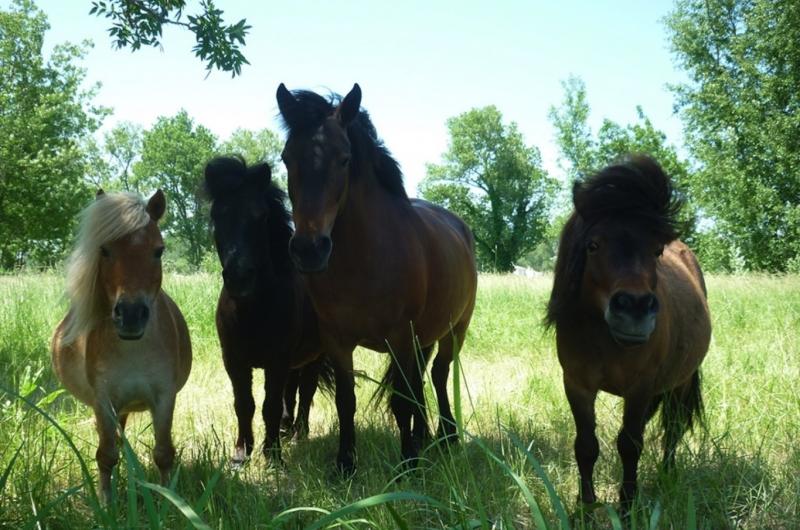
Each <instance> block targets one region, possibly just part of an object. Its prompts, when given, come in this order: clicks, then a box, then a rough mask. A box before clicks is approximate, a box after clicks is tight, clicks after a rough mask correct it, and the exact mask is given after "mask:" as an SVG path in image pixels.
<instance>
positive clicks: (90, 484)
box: [0, 385, 115, 528]
mask: <svg viewBox="0 0 800 530" xmlns="http://www.w3.org/2000/svg"><path fill="white" fill-rule="evenodd" d="M0 391H2V392H5V393H6V394H8V395H9V396H11V397H13V398H14V399H17V400H19V401H21V402H22V403H24V404H25V405H26V406H28V407H30V408H31V409H33V410H34V411H36V413H37V414H39V415H40V416H42V417H43V418H44V419H45V420H46V421H47V422H48V423H49V424H50V425H52V426H53V427H55V428H56V430H57V431H58V433H59V434H60V435H61V436H62V437H63V438H64V440H65V441H66V442H67V445H68V446H69V448H70V450H71V451H72V453H73V454H74V455H75V456H76V457H77V458H78V464H79V465H80V468H81V476H82V477H83V481H84V484H85V485H86V486H87V487H86V491H87V492H88V494H89V498H88V501H89V507H90V508H91V509H92V512H93V513H94V515H95V517H96V518H97V519H99V520H100V521H101V522H102V525H103V526H105V527H106V528H113V527H114V526H115V524H114V520H113V518H111V517H110V514H109V512H108V511H107V510H106V509H105V508H104V507H103V505H102V503H101V502H100V499H99V497H98V496H97V491H95V488H94V480H93V479H92V474H91V473H90V472H89V467H88V466H87V465H86V461H85V460H84V459H83V457H82V456H81V452H80V451H79V450H78V447H77V446H76V445H75V443H74V442H73V441H72V437H71V436H70V435H69V433H68V432H67V431H65V430H64V428H63V427H61V425H59V424H58V422H57V421H56V420H55V419H54V418H53V417H52V416H50V414H48V413H47V412H45V411H44V410H43V409H42V408H40V407H39V406H38V405H36V404H35V403H33V402H32V401H30V400H29V399H28V398H26V397H23V396H21V395H19V394H18V393H17V392H15V391H13V390H11V389H9V388H6V387H5V386H3V385H0Z"/></svg>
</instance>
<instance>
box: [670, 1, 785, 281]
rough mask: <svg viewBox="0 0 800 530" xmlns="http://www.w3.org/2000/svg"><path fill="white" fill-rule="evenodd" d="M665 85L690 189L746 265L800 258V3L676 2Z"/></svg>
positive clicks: (778, 266)
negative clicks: (672, 68) (677, 69)
mask: <svg viewBox="0 0 800 530" xmlns="http://www.w3.org/2000/svg"><path fill="white" fill-rule="evenodd" d="M666 24H667V28H668V30H669V32H670V37H671V43H672V49H673V52H674V55H675V59H676V62H677V63H678V64H679V65H680V66H681V67H682V68H683V69H684V71H685V72H686V74H687V76H688V78H689V81H688V82H687V83H684V84H680V85H677V86H674V87H672V88H673V91H674V94H675V96H676V103H677V107H678V108H679V109H680V113H681V117H682V119H683V122H684V127H685V131H686V143H687V145H688V147H689V149H690V151H691V153H692V155H693V156H694V158H696V159H697V161H698V163H699V170H698V171H697V173H696V175H695V178H694V179H693V180H692V182H691V187H692V192H693V194H694V196H695V197H696V198H697V200H698V201H699V203H700V204H701V205H702V207H703V209H704V210H705V211H707V212H708V213H709V214H710V215H711V216H712V217H713V218H714V220H715V222H716V226H717V229H718V230H719V231H720V232H721V233H723V234H724V235H726V236H728V237H730V238H732V239H733V240H734V241H735V243H736V246H737V247H738V248H739V249H740V251H741V256H742V258H743V260H744V263H745V266H746V267H747V268H749V269H762V270H770V271H783V270H786V269H787V267H789V266H790V265H791V264H793V263H797V262H798V261H799V260H800V3H798V2H797V1H796V0H679V1H678V2H677V3H676V6H675V9H674V11H673V12H672V13H671V14H670V15H669V16H668V17H667V19H666Z"/></svg>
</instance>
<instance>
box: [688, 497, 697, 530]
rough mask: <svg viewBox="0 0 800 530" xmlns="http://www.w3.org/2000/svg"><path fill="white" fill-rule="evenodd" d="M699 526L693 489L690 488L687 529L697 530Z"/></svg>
mask: <svg viewBox="0 0 800 530" xmlns="http://www.w3.org/2000/svg"><path fill="white" fill-rule="evenodd" d="M695 528H697V511H696V510H695V505H694V495H692V490H689V501H688V502H687V506H686V530H695Z"/></svg>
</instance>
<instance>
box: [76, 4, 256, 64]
mask: <svg viewBox="0 0 800 530" xmlns="http://www.w3.org/2000/svg"><path fill="white" fill-rule="evenodd" d="M200 7H201V12H200V13H199V14H197V15H187V16H186V19H185V20H184V17H183V15H184V13H183V11H184V9H185V8H186V1H185V0H96V1H93V2H92V8H91V10H90V12H89V13H90V14H92V15H97V16H104V17H106V18H107V19H109V20H111V27H110V28H109V30H108V33H109V35H110V36H111V38H112V40H113V41H114V44H115V45H116V47H117V48H125V47H130V48H131V49H132V50H138V49H139V48H141V47H142V46H153V47H160V46H161V38H162V35H161V33H162V28H163V27H164V26H165V25H174V26H180V27H183V28H186V29H188V30H189V31H190V32H192V33H194V36H195V39H196V43H195V45H194V48H192V51H193V52H194V54H195V55H196V56H197V57H198V58H199V59H200V60H201V61H203V62H205V63H206V69H207V70H209V71H210V70H211V69H213V68H217V69H218V70H222V71H225V72H230V73H231V76H233V77H235V76H237V75H239V74H240V73H241V72H242V65H244V64H250V63H248V62H247V59H246V58H245V56H244V55H243V54H242V51H241V49H240V46H244V45H245V37H246V36H247V32H248V31H249V30H250V26H248V25H247V20H246V19H242V20H240V21H239V22H237V23H235V24H230V25H226V24H225V21H224V20H223V18H222V15H223V14H224V13H223V11H222V10H221V9H219V8H217V7H216V5H215V4H214V2H213V0H201V2H200Z"/></svg>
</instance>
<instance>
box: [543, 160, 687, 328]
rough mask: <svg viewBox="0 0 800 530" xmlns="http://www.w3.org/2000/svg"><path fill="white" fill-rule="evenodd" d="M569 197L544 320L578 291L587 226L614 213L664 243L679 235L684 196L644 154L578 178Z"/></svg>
mask: <svg viewBox="0 0 800 530" xmlns="http://www.w3.org/2000/svg"><path fill="white" fill-rule="evenodd" d="M572 202H573V204H574V206H575V210H574V211H573V213H572V215H570V217H569V219H568V220H567V222H566V224H565V225H564V228H563V230H562V232H561V239H560V242H559V247H558V257H557V260H556V267H555V272H554V277H553V290H552V292H551V294H550V301H549V302H548V304H547V315H546V316H545V324H546V325H547V326H552V325H554V324H555V323H556V322H557V321H558V320H559V319H560V318H562V317H563V316H564V315H565V314H566V313H567V312H568V308H569V306H570V304H571V303H572V302H573V301H574V300H575V299H576V298H577V296H578V293H579V291H580V281H581V276H582V275H583V269H584V265H585V262H586V252H585V247H586V233H587V232H588V230H589V228H590V227H592V226H593V225H595V224H596V223H598V222H600V221H603V220H608V219H618V220H620V221H623V222H625V223H626V224H630V225H632V226H637V227H639V228H641V229H642V230H646V231H649V232H651V233H653V234H656V235H657V237H658V238H659V239H660V240H661V241H663V242H664V243H665V244H666V243H669V242H670V241H673V240H675V239H677V238H678V237H679V232H680V227H679V225H680V222H679V220H678V214H679V213H680V210H681V207H682V206H683V201H682V200H681V198H680V197H679V196H678V194H677V192H676V191H675V189H674V187H673V186H672V182H671V181H670V178H669V177H668V176H667V175H666V174H665V173H664V171H663V170H662V169H661V167H660V166H659V165H658V164H657V163H656V162H655V161H654V160H653V159H651V158H649V157H646V156H632V157H630V158H628V159H626V160H625V161H623V162H622V163H620V164H616V165H612V166H608V167H607V168H605V169H603V170H602V171H600V172H598V173H596V174H594V175H593V176H591V177H589V178H588V179H586V180H585V181H582V182H580V181H579V182H576V183H575V184H574V186H573V188H572Z"/></svg>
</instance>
